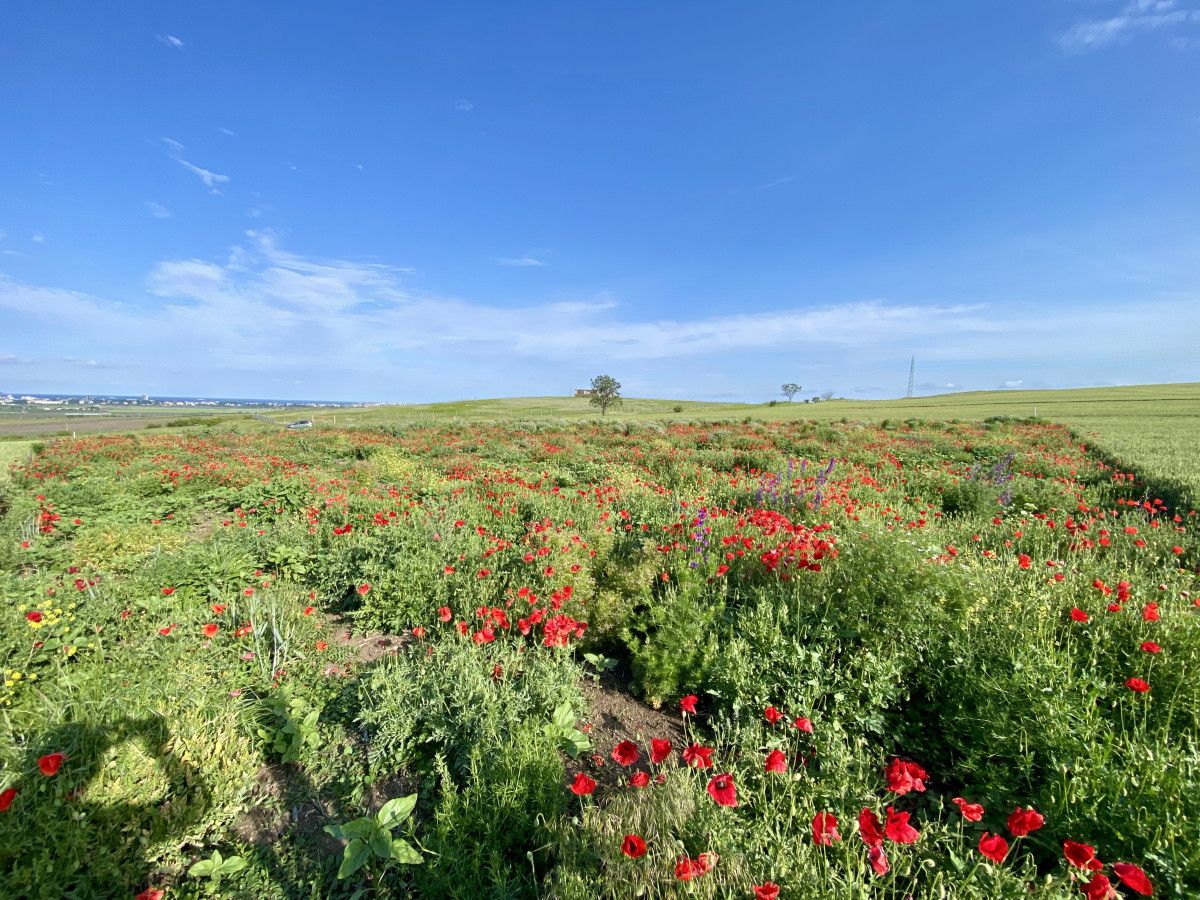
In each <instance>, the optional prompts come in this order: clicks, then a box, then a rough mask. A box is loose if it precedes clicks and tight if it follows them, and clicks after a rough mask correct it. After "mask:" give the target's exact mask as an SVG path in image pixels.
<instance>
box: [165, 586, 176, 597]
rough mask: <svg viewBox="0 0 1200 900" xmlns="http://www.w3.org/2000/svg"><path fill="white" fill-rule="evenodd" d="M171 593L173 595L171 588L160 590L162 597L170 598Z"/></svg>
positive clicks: (173, 590)
mask: <svg viewBox="0 0 1200 900" xmlns="http://www.w3.org/2000/svg"><path fill="white" fill-rule="evenodd" d="M173 593H175V588H173V587H165V588H163V589H162V594H163V596H164V597H170V596H171V595H172V594H173Z"/></svg>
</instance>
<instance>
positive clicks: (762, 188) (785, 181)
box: [758, 175, 796, 191]
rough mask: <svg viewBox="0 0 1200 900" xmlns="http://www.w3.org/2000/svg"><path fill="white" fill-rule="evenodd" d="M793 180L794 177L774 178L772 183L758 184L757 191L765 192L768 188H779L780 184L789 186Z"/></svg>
mask: <svg viewBox="0 0 1200 900" xmlns="http://www.w3.org/2000/svg"><path fill="white" fill-rule="evenodd" d="M795 180H796V176H795V175H784V176H783V177H782V178H776V179H775V180H774V181H768V182H767V183H766V184H760V185H759V186H758V189H759V190H760V191H765V190H767V189H769V188H773V187H779V186H780V185H781V184H790V183H791V182H793V181H795Z"/></svg>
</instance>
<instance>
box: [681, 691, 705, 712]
mask: <svg viewBox="0 0 1200 900" xmlns="http://www.w3.org/2000/svg"><path fill="white" fill-rule="evenodd" d="M699 699H700V698H699V697H697V696H696V695H695V694H688V695H687V696H686V697H684V698H682V699H681V700H680V701H679V708H680V709H682V710H683V711H684V712H685V713H691V714H692V715H693V716H694V715H696V701H697V700H699Z"/></svg>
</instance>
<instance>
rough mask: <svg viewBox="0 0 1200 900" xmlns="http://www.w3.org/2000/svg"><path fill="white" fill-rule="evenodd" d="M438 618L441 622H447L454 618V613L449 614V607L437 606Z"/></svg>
mask: <svg viewBox="0 0 1200 900" xmlns="http://www.w3.org/2000/svg"><path fill="white" fill-rule="evenodd" d="M438 618H439V619H441V620H442V621H443V622H449V621H450V620H451V619H452V618H454V613H452V612H450V607H448V606H439V607H438Z"/></svg>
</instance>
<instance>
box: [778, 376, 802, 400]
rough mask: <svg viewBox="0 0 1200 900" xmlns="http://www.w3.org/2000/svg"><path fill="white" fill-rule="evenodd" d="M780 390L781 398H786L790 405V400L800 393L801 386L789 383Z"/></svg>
mask: <svg viewBox="0 0 1200 900" xmlns="http://www.w3.org/2000/svg"><path fill="white" fill-rule="evenodd" d="M781 390H782V391H783V396H785V397H787V398H788V403H791V402H792V398H793V397H795V396H796V395H797V394H798V393H800V390H801V386H800V385H798V384H796V383H795V382H792V381H789V382H788V383H787V384H785V385H784V386H783V387H782V388H781Z"/></svg>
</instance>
